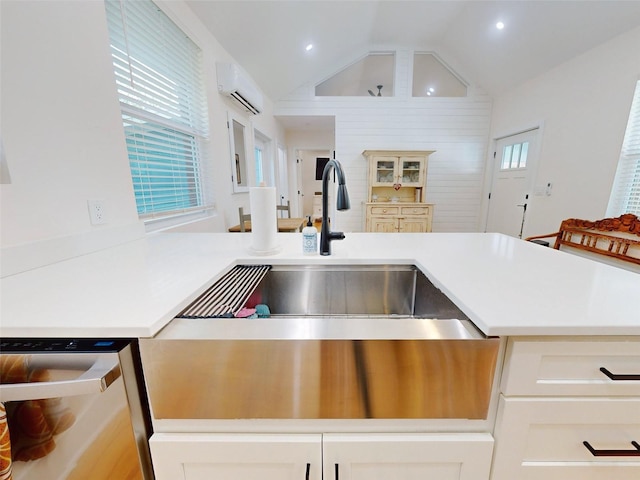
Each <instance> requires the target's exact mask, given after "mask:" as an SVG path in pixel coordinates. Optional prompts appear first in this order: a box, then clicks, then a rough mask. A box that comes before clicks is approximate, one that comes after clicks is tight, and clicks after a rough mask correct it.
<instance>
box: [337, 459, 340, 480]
mask: <svg viewBox="0 0 640 480" xmlns="http://www.w3.org/2000/svg"><path fill="white" fill-rule="evenodd" d="M339 473H340V472H339V471H338V464H337V463H336V480H340V479H339V478H338V474H339Z"/></svg>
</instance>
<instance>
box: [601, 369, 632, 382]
mask: <svg viewBox="0 0 640 480" xmlns="http://www.w3.org/2000/svg"><path fill="white" fill-rule="evenodd" d="M600 371H601V372H602V373H604V374H605V375H606V376H607V377H609V378H610V379H611V380H640V374H639V373H629V374H626V373H611V372H610V371H609V370H607V369H606V368H604V367H600Z"/></svg>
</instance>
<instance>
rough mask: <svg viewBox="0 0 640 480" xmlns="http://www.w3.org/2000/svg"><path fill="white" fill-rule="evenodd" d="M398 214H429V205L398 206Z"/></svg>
mask: <svg viewBox="0 0 640 480" xmlns="http://www.w3.org/2000/svg"><path fill="white" fill-rule="evenodd" d="M400 214H401V215H423V216H426V215H429V207H423V206H420V207H416V206H411V207H400Z"/></svg>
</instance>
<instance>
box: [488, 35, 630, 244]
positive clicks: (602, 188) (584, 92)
mask: <svg viewBox="0 0 640 480" xmlns="http://www.w3.org/2000/svg"><path fill="white" fill-rule="evenodd" d="M638 79H640V28H637V29H635V30H632V31H631V32H628V33H626V34H623V35H621V36H619V37H617V38H615V39H613V40H611V41H609V42H607V43H605V44H603V45H600V46H599V47H597V48H595V49H593V50H591V51H589V52H587V53H585V54H583V55H580V56H579V57H576V58H574V59H572V60H571V61H569V62H567V63H565V64H563V65H560V66H559V67H557V68H555V69H553V70H551V71H549V72H547V73H545V74H544V75H541V76H539V77H537V78H535V79H532V80H530V81H528V82H527V83H525V84H523V85H522V86H520V87H519V88H516V89H514V90H513V91H511V92H509V93H508V94H505V95H503V96H501V97H499V98H497V99H496V100H495V102H494V108H493V116H492V128H491V138H499V137H500V136H504V135H505V134H509V133H514V132H516V131H518V130H522V129H524V128H528V127H531V126H535V125H537V124H542V125H543V131H542V139H541V140H542V143H541V151H540V157H539V168H538V175H537V179H536V183H537V184H539V185H540V184H542V185H544V184H546V183H547V182H551V183H552V184H553V193H552V195H551V196H550V197H546V196H531V197H530V200H531V202H530V204H529V208H528V209H527V223H526V225H525V229H524V232H523V234H524V236H527V235H536V234H545V233H549V232H553V231H555V230H557V228H558V227H559V225H560V222H561V221H562V220H563V219H565V218H571V217H574V218H583V219H591V220H596V219H599V218H603V217H604V216H605V213H606V208H607V203H608V201H609V194H610V191H611V185H612V183H613V177H614V175H615V170H616V166H617V162H618V158H619V156H620V148H621V146H622V140H623V137H624V130H625V127H626V124H627V119H628V116H629V109H630V107H631V100H632V97H633V92H634V88H635V85H636V82H637V80H638ZM486 188H489V187H488V179H487V187H486ZM485 207H486V205H485Z"/></svg>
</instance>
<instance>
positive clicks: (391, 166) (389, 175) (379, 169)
mask: <svg viewBox="0 0 640 480" xmlns="http://www.w3.org/2000/svg"><path fill="white" fill-rule="evenodd" d="M397 164H398V159H397V158H395V157H378V158H376V160H375V169H374V172H373V174H374V177H373V178H372V179H371V180H372V183H373V184H374V185H378V186H393V184H394V183H397V182H396V179H397V176H398V174H397Z"/></svg>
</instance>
